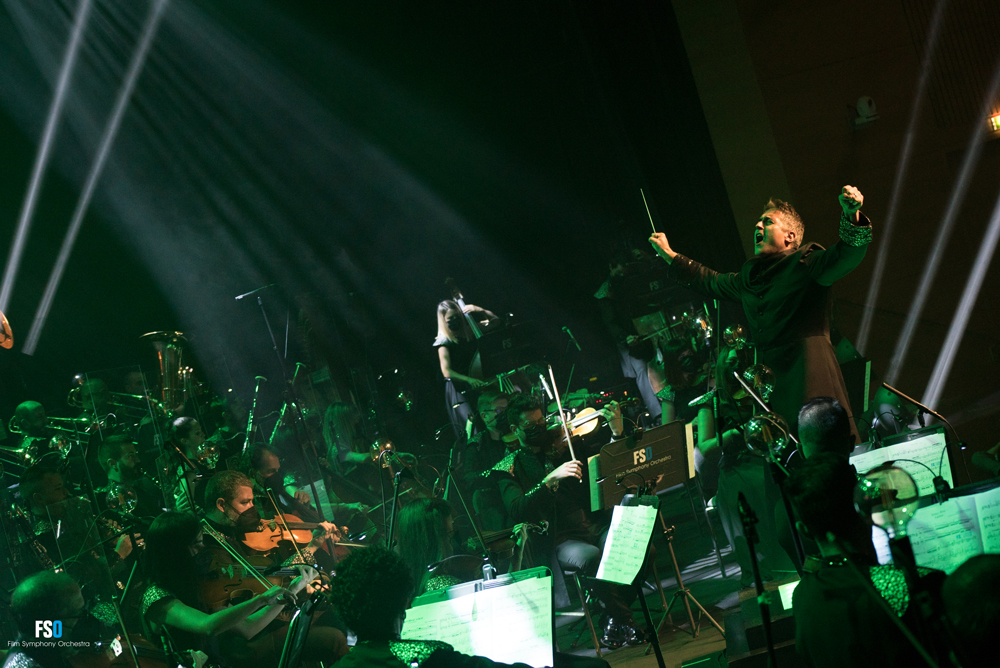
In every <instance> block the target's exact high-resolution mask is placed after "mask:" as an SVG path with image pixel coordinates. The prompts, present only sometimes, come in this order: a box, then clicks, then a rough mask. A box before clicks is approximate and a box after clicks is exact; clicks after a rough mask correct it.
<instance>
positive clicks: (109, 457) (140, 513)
mask: <svg viewBox="0 0 1000 668" xmlns="http://www.w3.org/2000/svg"><path fill="white" fill-rule="evenodd" d="M97 458H98V461H99V462H100V464H101V468H103V469H104V472H105V473H107V475H108V484H107V485H106V486H105V487H103V488H101V489H99V490H97V501H98V503H99V504H101V505H102V509H103V508H105V507H106V506H107V499H108V496H109V494H114V495H116V496H119V497H122V498H124V497H125V496H127V495H134V496H135V499H136V507H135V509H134V510H133V511H132V512H131V514H132V515H135V516H136V517H150V518H152V517H156V516H157V515H159V514H160V513H161V512H163V494H162V493H161V492H160V488H159V486H157V484H156V483H155V482H154V481H153V480H151V479H150V478H148V477H147V476H146V475H145V474H144V473H143V471H142V463H141V462H140V461H139V453H138V451H137V450H136V447H135V443H133V442H132V440H131V439H129V437H128V436H125V435H114V436H109V437H108V438H106V439H104V442H103V443H101V445H100V447H99V448H98V452H97Z"/></svg>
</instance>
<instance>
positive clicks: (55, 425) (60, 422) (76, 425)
mask: <svg viewBox="0 0 1000 668" xmlns="http://www.w3.org/2000/svg"><path fill="white" fill-rule="evenodd" d="M95 424H97V422H96V421H94V420H91V419H90V418H60V417H50V418H46V419H45V426H46V428H47V429H49V430H50V431H59V432H62V433H65V434H83V433H88V432H90V430H91V429H93V428H94V425H95ZM100 424H101V425H102V426H103V424H104V423H103V421H102V422H101V423H100ZM7 431H9V432H10V433H12V434H23V433H24V430H23V429H22V428H21V421H20V420H18V419H17V416H16V415H15V416H14V417H12V418H11V419H10V421H9V422H7Z"/></svg>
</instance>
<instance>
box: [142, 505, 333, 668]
mask: <svg viewBox="0 0 1000 668" xmlns="http://www.w3.org/2000/svg"><path fill="white" fill-rule="evenodd" d="M204 550H205V542H204V534H203V530H202V525H201V523H200V522H199V521H198V519H197V518H196V517H195V516H194V515H191V514H190V513H180V512H176V511H168V512H166V513H163V514H162V515H160V516H159V517H157V518H156V519H155V520H154V521H153V524H152V526H151V527H150V529H149V531H148V532H147V534H146V551H145V553H144V554H143V570H144V572H145V575H146V580H147V582H148V583H149V584H148V586H147V589H146V591H145V592H144V594H143V597H142V603H141V606H140V613H141V616H142V625H143V632H144V634H145V635H146V637H147V638H149V639H150V640H152V641H153V642H158V643H159V644H160V645H161V646H163V647H164V648H165V649H166V650H167V651H168V652H171V653H175V652H176V653H181V652H187V651H202V652H205V653H207V654H208V655H209V656H210V657H212V658H213V659H215V660H216V661H217V662H222V663H223V665H235V664H236V663H238V662H239V661H240V660H242V659H244V658H245V657H246V655H247V654H248V652H247V651H246V648H247V647H248V646H250V645H249V643H247V642H246V641H247V640H249V639H251V638H254V637H255V636H258V635H259V634H260V633H261V632H262V631H263V630H265V629H266V628H267V627H268V626H269V625H270V624H271V623H272V622H274V620H275V618H276V617H277V616H278V615H279V614H280V613H281V612H282V610H284V608H285V604H286V602H289V601H293V600H294V597H295V594H297V593H299V592H301V591H302V590H303V589H305V588H306V585H307V583H308V582H309V580H311V579H312V576H313V574H314V573H312V572H310V571H311V570H312V569H310V568H307V567H305V566H300V567H299V569H300V575H299V577H298V578H296V579H295V580H293V581H292V582H291V584H290V585H289V586H288V588H287V589H286V588H284V587H280V586H272V587H270V588H269V589H267V591H265V592H264V593H262V594H258V595H256V596H253V597H251V598H248V599H247V600H245V601H243V602H240V603H236V604H234V605H228V606H227V605H223V604H221V602H219V601H213V600H208V599H212V598H215V597H216V596H218V595H217V594H216V595H211V594H210V592H209V591H208V590H207V588H206V587H205V585H204V582H205V580H204V579H203V578H200V577H199V576H198V573H199V570H200V569H202V567H203V564H201V563H200V561H201V560H200V559H199V557H200V556H201V555H202V554H203V553H204ZM220 606H221V607H220ZM213 608H218V609H215V610H213ZM226 633H228V635H227V636H226V637H224V638H223V637H220V636H222V635H223V634H226ZM268 640H270V639H268ZM254 665H255V666H256V665H262V664H261V663H259V662H255V663H254Z"/></svg>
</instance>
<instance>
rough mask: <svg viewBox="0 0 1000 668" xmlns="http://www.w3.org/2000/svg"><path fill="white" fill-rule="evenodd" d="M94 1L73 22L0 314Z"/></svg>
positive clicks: (1, 291)
mask: <svg viewBox="0 0 1000 668" xmlns="http://www.w3.org/2000/svg"><path fill="white" fill-rule="evenodd" d="M90 6H91V0H81V1H80V6H79V8H78V9H77V12H76V18H75V19H74V20H73V29H72V31H71V32H70V38H69V44H67V45H66V52H65V53H64V54H63V60H62V64H61V65H60V67H59V76H58V77H57V79H56V90H55V94H54V95H53V96H52V104H51V105H49V113H48V116H47V117H46V119H45V128H44V129H43V130H42V141H41V143H40V144H39V146H38V153H37V154H35V164H34V167H32V170H31V179H30V180H29V181H28V192H26V193H25V196H24V203H23V204H22V205H21V214H20V216H18V219H17V227H16V228H15V229H14V238H13V240H12V241H11V245H10V251H9V253H8V254H7V265H6V267H4V272H3V284H2V285H0V311H3V312H6V311H7V307H8V306H9V305H10V298H11V294H12V293H13V292H14V279H15V278H16V277H17V272H18V270H19V269H20V267H21V258H22V257H23V255H24V247H25V245H27V243H28V234H29V232H30V231H31V219H32V216H33V215H34V213H35V205H36V204H37V203H38V193H39V192H40V191H41V189H42V182H43V180H44V178H43V177H44V175H45V168H46V167H47V166H48V164H49V156H50V155H51V153H52V144H53V143H54V141H55V136H56V129H57V127H58V126H59V118H60V116H61V115H62V108H63V103H64V102H65V100H66V90H67V89H68V88H69V81H70V78H71V75H72V73H73V68H74V66H75V65H76V60H77V53H78V52H79V50H80V43H81V42H82V41H83V32H84V28H85V27H86V25H87V19H88V18H89V17H90Z"/></svg>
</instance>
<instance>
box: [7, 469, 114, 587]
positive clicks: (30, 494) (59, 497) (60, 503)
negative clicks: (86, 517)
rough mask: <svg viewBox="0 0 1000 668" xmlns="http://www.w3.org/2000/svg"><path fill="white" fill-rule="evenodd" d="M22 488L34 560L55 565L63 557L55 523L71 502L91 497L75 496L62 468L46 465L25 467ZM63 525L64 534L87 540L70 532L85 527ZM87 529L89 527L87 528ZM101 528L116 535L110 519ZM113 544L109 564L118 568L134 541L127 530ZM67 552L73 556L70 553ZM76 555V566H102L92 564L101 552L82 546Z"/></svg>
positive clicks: (39, 564) (45, 565) (41, 566)
mask: <svg viewBox="0 0 1000 668" xmlns="http://www.w3.org/2000/svg"><path fill="white" fill-rule="evenodd" d="M18 491H19V492H20V494H21V500H22V502H23V503H24V504H25V505H26V506H27V508H28V511H29V517H30V522H31V533H32V534H33V535H32V536H30V537H25V538H26V539H28V542H30V543H31V550H30V552H31V553H32V554H33V555H34V557H33V558H34V560H35V561H37V564H36V566H37V568H36V569H35V570H41V569H48V568H52V567H53V566H54V565H57V564H59V563H60V561H61V554H60V550H59V547H58V545H57V544H56V537H55V532H54V527H53V523H54V522H55V523H58V522H59V521H60V519H62V517H63V516H64V515H66V514H67V512H69V509H70V506H71V505H73V506H74V507H75V506H76V505H77V504H81V505H86V504H87V501H86V500H85V499H73V498H72V496H71V495H70V492H69V490H68V489H67V488H66V485H65V484H64V483H63V478H62V475H61V474H60V473H59V471H57V470H55V469H51V468H47V467H45V466H32V467H31V468H30V469H28V470H27V471H25V472H24V474H23V475H22V476H21V482H20V484H19V485H18ZM62 529H63V530H62V531H61V532H60V534H61V535H65V536H66V537H67V539H73V540H75V539H76V538H79V539H80V540H84V538H83V537H82V536H75V537H73V536H70V534H71V533H72V532H77V530H78V529H81V527H76V526H65V527H62ZM83 529H84V530H86V528H83ZM99 529H100V533H101V534H102V538H104V537H107V536H106V535H105V534H108V535H113V532H116V531H115V529H114V527H113V526H112V525H111V523H110V522H105V523H100V524H99ZM110 545H113V546H114V550H113V551H112V550H110V549H109V550H108V553H107V558H108V564H109V565H110V566H111V567H112V569H113V570H114V569H115V567H116V566H117V564H118V563H121V561H122V560H124V559H125V558H126V557H128V555H129V554H130V553H131V552H132V541H131V539H130V538H129V537H128V534H123V535H121V536H118V537H117V538H116V539H114V540H113V541H111V543H110ZM109 547H110V546H109ZM66 556H67V557H69V555H66ZM73 556H76V557H77V559H76V560H75V561H74V567H75V568H79V569H82V570H84V571H87V570H88V569H89V568H91V567H95V568H97V567H98V566H97V565H96V564H90V561H91V560H93V559H97V560H100V555H99V553H98V552H95V551H93V550H82V551H80V552H79V554H77V555H73ZM112 575H116V573H114V572H112ZM126 575H127V574H126Z"/></svg>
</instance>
